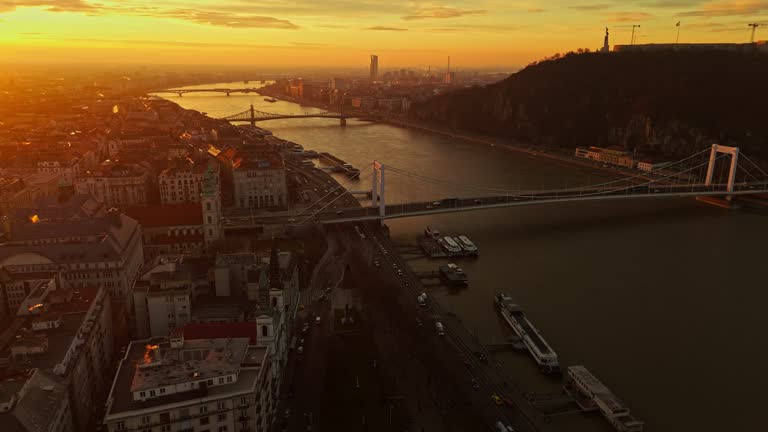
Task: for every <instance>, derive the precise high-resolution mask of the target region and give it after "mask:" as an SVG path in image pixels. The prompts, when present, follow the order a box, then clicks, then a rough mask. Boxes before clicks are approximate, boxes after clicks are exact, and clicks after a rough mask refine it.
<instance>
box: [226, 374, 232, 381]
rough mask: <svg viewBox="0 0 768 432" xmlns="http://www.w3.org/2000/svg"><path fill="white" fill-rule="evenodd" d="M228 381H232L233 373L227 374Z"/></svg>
mask: <svg viewBox="0 0 768 432" xmlns="http://www.w3.org/2000/svg"><path fill="white" fill-rule="evenodd" d="M227 382H228V383H231V382H232V375H229V376H227Z"/></svg>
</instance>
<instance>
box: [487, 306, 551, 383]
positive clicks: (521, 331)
mask: <svg viewBox="0 0 768 432" xmlns="http://www.w3.org/2000/svg"><path fill="white" fill-rule="evenodd" d="M494 301H495V303H496V307H497V308H498V310H499V313H501V316H502V317H504V320H505V321H506V322H507V324H509V326H510V327H512V330H514V332H515V333H516V334H517V336H519V337H520V339H522V340H523V343H524V344H525V348H526V349H527V350H528V352H529V353H530V354H531V357H533V359H534V360H535V361H536V364H538V365H539V367H540V368H541V370H542V371H544V373H548V374H549V373H559V372H560V364H559V363H558V360H557V354H556V353H555V351H554V350H553V349H552V347H550V346H549V344H548V343H547V341H545V340H544V337H542V336H541V334H540V333H539V331H538V330H537V329H536V327H534V326H533V324H531V322H530V321H528V317H526V316H525V312H523V308H522V307H520V305H518V304H516V303H515V302H513V301H512V298H511V297H510V296H508V295H506V294H502V293H499V294H496V297H495V298H494Z"/></svg>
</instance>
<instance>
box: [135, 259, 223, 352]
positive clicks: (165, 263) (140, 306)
mask: <svg viewBox="0 0 768 432" xmlns="http://www.w3.org/2000/svg"><path fill="white" fill-rule="evenodd" d="M210 267H211V261H210V260H209V259H208V258H189V257H185V256H183V255H164V256H160V257H157V258H156V259H155V260H153V261H152V262H151V263H149V264H148V265H146V266H145V271H144V272H143V273H142V275H141V276H139V278H138V279H137V280H136V283H135V285H134V287H133V305H134V311H135V316H136V329H135V335H136V336H137V337H138V338H140V339H144V338H148V337H159V336H167V335H168V334H169V332H170V331H171V330H173V329H175V328H178V327H183V326H184V325H186V324H189V323H190V322H191V317H192V302H193V301H194V299H196V298H197V297H198V296H200V295H206V294H209V293H210V292H211V289H210V284H209V278H208V273H209V269H210Z"/></svg>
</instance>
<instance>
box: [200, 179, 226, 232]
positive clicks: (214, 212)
mask: <svg viewBox="0 0 768 432" xmlns="http://www.w3.org/2000/svg"><path fill="white" fill-rule="evenodd" d="M200 203H201V204H202V208H203V238H204V239H205V246H206V247H208V246H210V245H211V244H212V243H213V242H215V241H217V240H221V239H222V238H223V237H224V228H223V227H222V224H221V189H220V188H219V181H218V176H217V175H216V172H215V171H214V168H213V166H212V165H208V169H207V170H206V171H205V175H204V176H203V193H202V196H201V199H200Z"/></svg>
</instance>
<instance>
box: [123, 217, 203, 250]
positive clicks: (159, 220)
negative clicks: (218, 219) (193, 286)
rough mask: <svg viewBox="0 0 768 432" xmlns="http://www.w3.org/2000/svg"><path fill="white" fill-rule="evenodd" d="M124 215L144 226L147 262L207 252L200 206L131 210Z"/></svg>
mask: <svg viewBox="0 0 768 432" xmlns="http://www.w3.org/2000/svg"><path fill="white" fill-rule="evenodd" d="M125 214H126V215H127V216H129V217H130V218H132V219H135V220H136V221H138V222H139V225H141V235H142V239H143V245H144V261H145V262H149V261H152V260H153V259H155V257H157V256H160V255H167V254H185V255H190V256H197V255H201V254H202V253H204V252H205V235H204V234H203V207H202V205H201V204H200V203H182V204H166V205H150V206H138V207H129V208H127V209H126V210H125Z"/></svg>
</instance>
